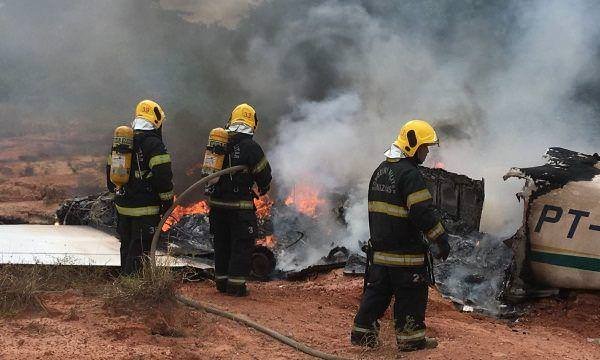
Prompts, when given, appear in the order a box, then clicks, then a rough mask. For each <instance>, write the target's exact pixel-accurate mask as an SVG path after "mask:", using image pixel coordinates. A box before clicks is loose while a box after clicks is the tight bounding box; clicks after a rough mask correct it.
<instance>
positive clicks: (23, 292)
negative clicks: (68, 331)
mask: <svg viewBox="0 0 600 360" xmlns="http://www.w3.org/2000/svg"><path fill="white" fill-rule="evenodd" d="M66 264H68V262H62V265H55V266H49V265H39V264H36V265H18V264H3V265H0V317H3V316H4V317H5V316H12V315H16V314H18V313H20V312H22V311H24V310H33V311H39V310H45V308H44V305H43V303H42V301H41V300H40V297H39V296H40V294H42V293H43V292H46V291H62V290H67V289H78V290H81V291H82V292H84V293H97V292H98V284H101V283H105V282H106V281H107V279H109V278H110V273H109V270H108V269H107V268H105V267H96V266H94V267H91V266H72V265H66Z"/></svg>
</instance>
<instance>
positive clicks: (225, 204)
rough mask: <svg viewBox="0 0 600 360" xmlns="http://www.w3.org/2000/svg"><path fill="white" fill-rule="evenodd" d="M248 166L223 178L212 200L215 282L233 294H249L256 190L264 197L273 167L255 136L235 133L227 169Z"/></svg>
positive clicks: (215, 187)
mask: <svg viewBox="0 0 600 360" xmlns="http://www.w3.org/2000/svg"><path fill="white" fill-rule="evenodd" d="M236 165H246V166H247V167H248V170H247V171H243V172H237V173H235V174H229V175H223V176H221V177H220V178H219V181H218V182H217V183H216V184H215V186H214V189H213V192H212V194H211V196H210V199H209V204H210V229H211V233H212V234H213V235H214V249H215V282H216V286H217V289H218V290H219V291H221V292H227V293H229V294H231V295H236V296H244V295H246V278H247V276H248V275H249V273H250V262H251V257H252V252H253V249H254V241H255V237H256V214H255V207H254V201H253V200H254V198H255V197H256V194H255V193H254V191H253V189H252V187H253V184H254V183H256V184H257V186H258V191H259V193H260V195H263V194H266V193H267V191H268V190H269V186H270V184H271V166H270V165H269V162H268V161H267V158H266V157H265V154H264V153H263V150H262V148H261V147H260V145H258V144H257V143H256V142H255V141H254V140H253V139H252V135H249V134H244V133H231V135H230V138H229V143H228V149H227V155H226V157H225V162H224V168H227V167H231V166H236Z"/></svg>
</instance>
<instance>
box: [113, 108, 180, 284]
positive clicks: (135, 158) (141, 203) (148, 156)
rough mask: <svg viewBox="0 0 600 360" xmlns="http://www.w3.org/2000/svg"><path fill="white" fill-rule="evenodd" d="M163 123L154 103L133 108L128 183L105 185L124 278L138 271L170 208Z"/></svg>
mask: <svg viewBox="0 0 600 360" xmlns="http://www.w3.org/2000/svg"><path fill="white" fill-rule="evenodd" d="M164 120H165V113H164V112H163V110H162V108H161V107H160V105H159V104H157V103H156V102H154V101H152V100H143V101H141V102H140V103H139V104H138V105H137V106H136V108H135V116H134V119H133V122H132V124H131V127H132V128H133V133H134V135H133V153H132V160H131V170H130V176H129V180H128V182H127V183H126V184H125V185H124V186H122V187H120V188H116V187H115V185H114V184H113V183H112V182H111V181H110V179H108V181H107V183H108V188H109V191H110V192H112V193H115V197H114V199H115V206H116V209H117V214H118V223H117V232H118V234H119V238H120V240H121V269H122V272H123V273H124V274H126V275H130V274H133V273H135V272H137V271H138V270H139V269H140V266H141V261H142V258H143V256H144V255H147V254H148V251H149V250H150V244H151V242H152V237H153V235H154V232H155V231H159V229H156V227H157V225H158V223H159V221H160V217H161V215H162V214H164V212H165V211H166V210H167V209H168V208H169V207H170V206H171V205H172V204H173V173H172V171H171V156H170V155H169V153H168V152H167V148H166V147H165V145H164V143H163V139H162V124H163V122H164ZM110 165H111V164H109V165H108V167H107V174H110ZM107 177H108V176H107Z"/></svg>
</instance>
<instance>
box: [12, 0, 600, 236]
mask: <svg viewBox="0 0 600 360" xmlns="http://www.w3.org/2000/svg"><path fill="white" fill-rule="evenodd" d="M216 3H217V2H208V1H191V0H190V1H178V0H161V1H156V2H148V1H141V0H135V1H117V0H103V1H94V2H70V1H66V0H62V1H60V0H49V1H45V2H39V1H27V0H13V1H5V2H3V3H2V4H3V6H1V7H0V30H1V31H0V37H1V38H2V41H0V52H1V53H2V62H0V125H1V126H2V127H3V129H7V130H6V131H4V130H3V135H7V134H8V135H10V134H19V133H26V132H31V131H49V130H52V129H54V128H56V127H57V126H65V125H69V126H70V127H74V128H77V129H81V131H97V132H98V133H102V134H105V135H103V136H106V139H107V146H108V140H109V136H110V132H111V129H112V128H113V127H114V126H115V125H117V124H121V123H123V122H127V121H129V120H130V119H131V112H132V110H133V106H134V105H135V103H136V102H137V101H138V100H140V99H141V98H146V97H149V98H155V99H157V101H159V102H160V103H161V104H163V106H164V108H165V110H166V112H167V117H168V121H167V123H166V125H165V137H166V142H167V144H168V146H169V148H170V150H171V152H172V153H173V156H174V159H175V166H176V170H177V178H176V183H177V184H176V185H177V186H178V188H179V189H182V188H183V186H184V185H186V184H189V182H190V181H192V180H193V179H192V178H186V176H185V175H184V174H185V170H186V169H188V168H189V167H191V166H192V165H193V164H194V163H196V162H198V161H200V160H201V156H202V146H201V145H202V144H203V143H204V141H205V137H206V135H207V130H208V129H210V128H212V127H214V126H217V125H221V124H222V123H223V122H224V121H225V120H226V118H227V115H228V112H229V111H230V109H231V108H232V107H233V106H234V105H235V104H236V103H238V102H241V101H248V102H250V103H252V104H253V105H255V106H256V107H257V109H258V112H259V117H260V119H261V122H260V126H259V129H258V134H257V139H258V140H259V142H261V143H262V144H263V145H265V148H266V149H267V154H268V156H269V157H270V159H271V161H272V165H273V168H274V170H275V178H276V182H277V186H278V189H279V191H281V192H284V193H285V192H286V191H287V190H288V189H290V188H292V187H293V185H299V184H304V183H310V184H312V185H313V186H315V187H318V188H319V189H320V190H321V191H322V193H323V194H327V193H332V192H340V193H347V194H349V195H348V196H349V198H348V200H347V204H348V206H349V208H348V209H347V210H346V211H345V217H346V219H345V220H346V221H347V223H348V225H349V226H348V231H349V233H346V232H345V231H346V230H343V231H342V230H340V232H339V234H338V236H339V238H343V239H346V240H345V241H346V242H348V244H350V243H352V244H355V243H356V240H364V239H366V238H367V236H368V231H367V226H366V209H365V206H366V202H365V197H366V189H367V186H366V184H367V181H368V179H369V177H370V175H371V173H372V171H373V169H374V168H375V167H376V166H377V164H378V163H379V162H380V161H381V160H382V159H383V155H382V153H383V151H385V149H386V148H387V147H388V146H389V144H390V143H391V142H392V141H393V140H394V138H395V136H396V134H397V132H398V130H399V128H400V126H401V125H402V124H403V123H404V122H405V121H406V120H408V119H411V118H423V119H426V120H430V121H431V122H432V123H433V124H434V125H435V126H436V127H437V128H438V129H439V130H440V137H441V145H442V146H441V147H440V148H439V149H434V152H433V154H432V155H431V161H436V162H437V161H439V162H443V163H444V164H445V165H446V168H447V169H448V170H451V171H455V172H465V173H467V174H468V175H470V176H473V177H477V178H481V177H484V178H485V179H486V187H487V191H486V197H487V198H486V208H485V211H484V222H483V229H484V230H488V231H491V232H494V233H508V232H510V231H512V230H514V228H516V225H517V224H518V222H519V221H520V218H521V213H520V209H519V206H518V204H517V203H516V201H515V200H514V199H515V198H514V195H513V194H514V192H515V191H516V190H517V189H518V184H509V183H502V182H501V181H500V179H501V176H502V175H503V173H504V171H506V170H507V169H508V168H509V167H511V166H515V165H518V166H527V165H533V164H536V163H538V162H539V157H540V154H542V153H543V152H544V150H545V148H547V147H549V146H563V147H567V148H571V149H574V150H578V151H584V152H586V151H587V152H592V151H597V148H594V145H595V144H597V142H594V139H596V138H597V136H598V135H599V134H600V126H599V125H598V121H597V116H598V113H597V110H598V105H599V101H598V96H597V94H598V93H599V91H598V89H599V88H600V85H598V84H600V77H599V72H598V69H599V68H600V66H599V61H598V54H599V51H598V50H599V49H600V47H599V45H600V44H599V42H600V41H599V40H598V31H599V30H600V25H599V23H598V21H597V19H598V17H599V15H600V7H599V5H597V4H596V3H595V2H593V1H583V0H581V1H569V2H566V1H558V0H555V1H533V0H532V1H500V0H498V1H486V2H481V1H467V0H465V1H449V0H448V1H433V0H431V1H427V0H426V1H417V0H415V1H403V2H398V1H392V0H389V1H385V0H384V1H359V0H354V1H352V0H348V1H309V0H302V1H258V0H255V1H251V0H248V1H222V2H218V4H219V5H215V4H216ZM8 129H10V130H8ZM198 139H200V140H198ZM98 151H99V152H102V151H104V149H98ZM341 228H343V227H341V226H340V229H341Z"/></svg>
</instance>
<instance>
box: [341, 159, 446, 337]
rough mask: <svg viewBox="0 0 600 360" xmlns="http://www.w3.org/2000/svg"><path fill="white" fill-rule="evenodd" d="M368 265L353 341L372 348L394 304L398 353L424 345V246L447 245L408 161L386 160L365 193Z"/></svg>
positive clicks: (418, 176)
mask: <svg viewBox="0 0 600 360" xmlns="http://www.w3.org/2000/svg"><path fill="white" fill-rule="evenodd" d="M368 209H369V228H370V235H371V239H370V251H369V254H368V256H369V260H370V267H369V268H368V272H367V274H365V284H366V285H365V289H364V294H363V298H362V301H361V305H360V308H359V310H358V313H357V315H356V317H355V320H354V327H353V329H352V333H351V339H352V342H353V343H355V344H365V345H369V346H374V345H375V344H376V343H377V338H378V331H379V325H378V319H379V318H381V317H382V316H383V314H384V313H385V311H386V309H387V307H388V306H389V304H390V301H391V298H392V296H394V297H395V303H394V320H395V321H394V324H395V328H396V340H397V343H398V346H399V347H400V348H401V349H411V348H419V347H422V346H423V343H424V342H425V309H426V306H427V286H428V284H429V282H430V279H429V276H428V269H427V266H428V260H427V259H428V256H426V255H427V252H428V245H427V243H426V242H425V241H424V240H423V237H422V236H423V235H422V234H424V235H425V236H426V237H427V239H428V240H429V241H430V242H434V241H447V236H448V235H447V234H446V233H445V231H444V228H443V226H442V224H441V223H440V220H439V219H438V217H437V215H436V214H435V210H434V207H433V201H432V196H431V194H430V192H429V190H428V189H427V187H426V184H425V181H424V180H423V177H422V175H421V173H420V172H419V169H418V167H417V165H416V163H415V160H414V159H412V158H387V159H386V160H385V161H383V162H382V163H381V164H380V165H379V167H378V168H377V169H376V170H375V172H374V173H373V176H372V177H371V181H370V183H369V193H368Z"/></svg>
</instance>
